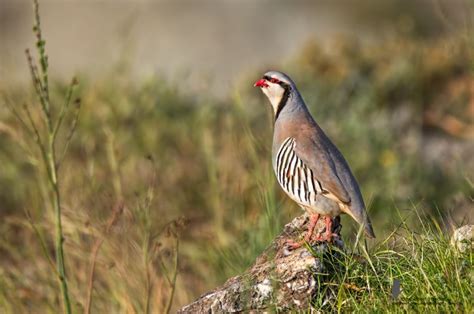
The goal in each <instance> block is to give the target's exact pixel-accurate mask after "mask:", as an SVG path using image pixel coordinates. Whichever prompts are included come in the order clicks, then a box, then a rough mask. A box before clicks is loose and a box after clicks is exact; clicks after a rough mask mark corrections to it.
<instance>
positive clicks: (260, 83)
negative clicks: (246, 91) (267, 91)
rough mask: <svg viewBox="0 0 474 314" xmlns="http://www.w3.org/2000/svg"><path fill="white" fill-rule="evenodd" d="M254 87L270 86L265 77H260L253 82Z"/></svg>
mask: <svg viewBox="0 0 474 314" xmlns="http://www.w3.org/2000/svg"><path fill="white" fill-rule="evenodd" d="M253 86H254V87H268V84H267V82H266V81H265V80H264V79H260V80H258V81H256V82H255V84H253Z"/></svg>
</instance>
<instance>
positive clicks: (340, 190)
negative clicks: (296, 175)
mask: <svg viewBox="0 0 474 314" xmlns="http://www.w3.org/2000/svg"><path fill="white" fill-rule="evenodd" d="M294 151H295V154H296V155H297V156H298V157H299V158H300V159H301V160H302V161H303V162H304V163H305V164H306V166H308V167H309V168H310V169H311V170H312V171H313V175H314V179H316V180H318V181H319V182H320V183H321V186H322V188H323V189H324V190H327V191H328V192H330V193H332V194H333V195H334V196H336V197H337V198H338V199H339V201H341V202H342V203H345V204H349V203H350V202H351V198H350V196H349V193H348V192H347V191H346V189H345V188H344V185H343V183H342V181H341V179H340V178H339V177H338V176H337V172H336V166H335V164H334V161H333V160H332V158H331V156H330V154H329V153H328V152H327V151H326V149H325V148H324V147H323V146H322V145H321V144H319V143H318V142H317V141H313V140H312V139H311V138H306V139H305V138H300V139H298V140H296V144H295V148H294Z"/></svg>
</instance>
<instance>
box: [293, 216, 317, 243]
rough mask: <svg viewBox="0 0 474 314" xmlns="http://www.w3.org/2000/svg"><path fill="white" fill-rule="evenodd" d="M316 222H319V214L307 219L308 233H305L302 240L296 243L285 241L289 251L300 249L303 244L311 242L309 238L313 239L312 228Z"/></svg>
mask: <svg viewBox="0 0 474 314" xmlns="http://www.w3.org/2000/svg"><path fill="white" fill-rule="evenodd" d="M318 220H319V214H312V215H311V216H310V217H309V224H308V231H306V235H305V237H304V240H303V241H298V242H295V241H293V240H288V241H287V244H288V245H289V246H290V248H291V249H293V250H294V249H297V248H299V247H301V246H302V245H303V244H304V242H308V243H310V242H311V238H312V237H313V233H314V228H315V227H316V224H317V223H318Z"/></svg>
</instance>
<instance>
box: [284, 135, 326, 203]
mask: <svg viewBox="0 0 474 314" xmlns="http://www.w3.org/2000/svg"><path fill="white" fill-rule="evenodd" d="M295 144H296V142H295V139H294V138H291V137H289V138H287V139H286V140H285V141H284V142H283V143H282V144H281V146H280V148H279V150H278V152H277V156H276V160H275V172H276V176H277V179H278V183H280V185H281V187H282V188H283V189H284V190H285V192H286V193H287V194H288V195H289V196H290V197H291V198H292V199H293V200H295V201H296V202H298V203H299V204H301V205H306V206H311V205H314V204H315V202H316V195H318V194H325V193H326V191H325V190H324V189H323V188H322V186H321V183H320V182H319V181H318V180H317V179H315V177H314V173H313V170H311V169H310V168H309V167H307V166H306V165H305V163H304V162H303V161H302V160H301V159H300V158H299V157H298V156H297V155H296V153H295V151H294V147H295Z"/></svg>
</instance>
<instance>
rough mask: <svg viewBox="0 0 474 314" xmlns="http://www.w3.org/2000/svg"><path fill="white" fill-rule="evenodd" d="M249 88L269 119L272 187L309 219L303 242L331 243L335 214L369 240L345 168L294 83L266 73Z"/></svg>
mask: <svg viewBox="0 0 474 314" xmlns="http://www.w3.org/2000/svg"><path fill="white" fill-rule="evenodd" d="M254 86H257V87H260V88H261V90H262V91H263V93H264V94H265V95H266V96H267V97H268V99H269V100H270V103H271V105H272V107H273V112H274V115H275V125H274V134H273V149H272V155H273V156H272V161H273V162H272V163H273V169H274V171H275V174H276V177H277V180H278V183H279V184H280V186H281V187H282V188H283V190H284V191H285V192H286V194H288V196H289V197H290V198H291V199H292V200H294V201H295V202H296V203H298V205H299V206H301V208H303V209H304V210H305V211H307V213H308V214H309V217H310V223H309V225H308V231H307V233H306V235H305V238H304V239H305V241H307V242H310V243H311V242H315V241H331V240H332V237H333V233H332V230H331V228H332V219H333V218H334V217H336V216H338V215H340V214H341V213H345V214H348V215H349V216H351V217H352V218H353V219H354V220H355V221H357V222H358V223H359V224H361V225H362V226H363V228H364V230H365V233H366V235H367V236H368V237H370V238H375V234H374V231H373V229H372V225H371V222H370V219H369V217H368V216H367V212H366V209H365V205H364V200H363V199H362V195H361V192H360V189H359V185H358V184H357V181H356V179H355V178H354V175H353V174H352V172H351V170H350V169H349V165H348V164H347V162H346V160H345V159H344V157H343V156H342V154H341V152H339V150H338V149H337V148H336V146H335V145H334V144H333V143H332V142H331V140H330V139H329V138H328V137H327V136H326V134H325V133H324V132H323V130H322V129H321V128H320V127H319V125H318V124H317V123H316V122H315V121H314V119H313V117H312V116H311V114H310V113H309V111H308V108H307V107H306V105H305V103H304V101H303V98H302V97H301V95H300V93H299V92H298V89H297V88H296V86H295V83H294V82H293V81H292V80H291V79H290V78H289V77H288V76H287V75H286V74H284V73H281V72H277V71H270V72H267V73H265V75H264V76H263V77H262V79H260V80H258V81H257V82H256V83H255V85H254ZM321 216H323V217H325V222H326V233H325V236H322V235H321V234H313V233H314V228H315V226H316V223H317V221H318V220H319V218H320V217H321ZM300 245H301V243H292V246H293V247H298V246H300Z"/></svg>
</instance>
